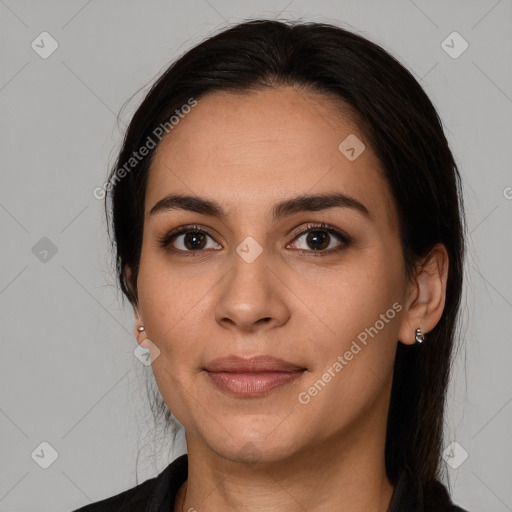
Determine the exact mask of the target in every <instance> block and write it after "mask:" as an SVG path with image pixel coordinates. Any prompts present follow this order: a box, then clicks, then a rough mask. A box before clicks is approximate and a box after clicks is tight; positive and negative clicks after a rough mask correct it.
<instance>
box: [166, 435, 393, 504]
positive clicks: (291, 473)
mask: <svg viewBox="0 0 512 512" xmlns="http://www.w3.org/2000/svg"><path fill="white" fill-rule="evenodd" d="M382 432H384V433H385V429H383V430H381V433H382ZM384 446H385V439H384V438H383V436H382V435H380V436H377V435H376V430H375V426H373V428H368V429H364V428H363V429H361V426H359V430H358V429H354V431H353V434H352V435H350V436H347V433H343V435H341V434H340V435H339V436H338V438H334V439H327V440H324V442H322V443H320V444H315V445H314V446H310V447H308V448H307V449H304V450H302V451H301V452H296V453H294V454H292V455H291V456H290V457H288V458H286V459H284V460H279V461H271V462H268V461H265V462H258V463H255V464H244V463H240V462H236V461H232V460H228V459H226V458H224V457H222V456H220V455H219V454H218V453H215V452H213V451H212V450H211V449H207V448H206V447H205V445H204V444H203V443H202V442H201V441H200V440H199V438H197V437H195V436H193V435H190V434H188V433H187V448H188V463H189V472H188V480H187V482H185V483H184V485H183V486H182V487H181V489H180V492H179V494H178V496H177V500H176V505H175V509H174V510H175V512H182V511H183V512H184V511H189V510H191V511H194V510H195V511H201V510H204V511H206V510H207V511H208V512H221V511H222V512H231V511H239V510H244V511H247V512H263V511H265V512H272V511H277V510H279V511H280V512H283V511H289V512H303V511H304V510H307V511H308V512H327V511H332V510H339V511H347V512H348V511H350V512H363V511H365V512H367V511H368V510H372V511H375V512H386V511H387V510H388V506H389V502H390V500H391V497H392V494H393V487H392V485H391V483H390V482H389V480H388V479H387V476H386V471H385V463H384V460H385V459H384Z"/></svg>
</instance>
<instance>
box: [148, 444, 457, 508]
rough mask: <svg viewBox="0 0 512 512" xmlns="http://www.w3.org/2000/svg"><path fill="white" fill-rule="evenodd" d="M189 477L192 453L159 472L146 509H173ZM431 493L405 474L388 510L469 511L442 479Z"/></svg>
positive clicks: (434, 485) (431, 487)
mask: <svg viewBox="0 0 512 512" xmlns="http://www.w3.org/2000/svg"><path fill="white" fill-rule="evenodd" d="M187 478H188V456H187V454H186V453H185V454H184V455H180V456H179V457H178V458H177V459H175V460H174V461H173V462H171V464H169V465H168V466H167V468H165V469H164V471H162V472H161V473H160V474H159V475H158V477H157V478H156V482H155V487H154V489H153V492H152V493H151V496H150V498H149V500H148V502H147V505H146V508H145V509H144V512H172V511H173V508H174V503H175V500H176V495H177V493H178V490H179V488H180V487H181V485H182V484H183V483H184V482H185V481H186V480H187ZM428 496H429V497H428V503H425V502H424V501H425V499H426V498H424V493H423V491H422V490H421V489H419V488H418V487H417V486H416V485H414V484H413V482H412V481H411V479H409V478H407V477H406V476H405V475H404V474H403V475H401V476H400V478H399V479H398V481H397V484H396V485H395V488H394V491H393V496H392V497H391V502H390V504H389V508H388V512H465V511H464V510H462V509H461V508H459V507H456V506H454V505H453V504H452V502H451V501H450V498H449V495H448V492H447V491H446V488H445V487H444V486H443V485H442V484H441V483H439V482H433V483H432V485H431V486H430V490H429V491H428ZM169 507H170V508H169Z"/></svg>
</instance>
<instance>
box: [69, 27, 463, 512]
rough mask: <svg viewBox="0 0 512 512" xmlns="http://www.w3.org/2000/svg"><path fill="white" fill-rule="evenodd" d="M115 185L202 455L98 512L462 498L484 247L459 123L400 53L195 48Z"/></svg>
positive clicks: (360, 45) (164, 369)
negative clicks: (458, 355) (459, 402)
mask: <svg viewBox="0 0 512 512" xmlns="http://www.w3.org/2000/svg"><path fill="white" fill-rule="evenodd" d="M106 190H107V191H108V192H109V195H108V196H107V198H106V199H107V200H108V198H109V197H110V199H111V206H110V207H109V206H108V201H107V200H106V207H107V212H111V214H112V222H113V233H114V240H113V242H114V247H115V250H116V251H117V252H116V256H117V273H118V278H119V282H120V286H121V289H122V291H123V293H124V294H125V295H126V297H127V298H128V299H129V300H130V303H131V304H132V306H133V308H134V313H135V327H134V333H135V336H136V337H137V340H138V342H139V344H141V346H143V347H145V348H146V349H148V350H149V354H150V359H151V363H152V369H153V373H154V375H155V379H156V382H157V385H158V388H159V391H160V393H161V395H162V398H163V401H164V402H165V407H167V408H168V409H166V412H167V414H166V419H170V418H171V413H172V415H173V416H174V417H176V418H177V419H178V420H179V422H180V423H181V425H183V427H184V428H185V432H186V440H187V454H186V455H183V456H181V457H179V458H178V459H176V460H175V461H174V462H173V463H171V464H170V465H169V466H168V467H167V468H166V469H165V470H164V471H163V472H162V473H161V474H160V475H158V476H157V477H155V478H153V479H150V480H147V481H146V482H144V483H142V484H140V485H138V486H136V487H134V488H132V489H130V490H127V491H125V492H123V493H121V494H118V495H117V496H115V497H112V498H108V499H106V500H103V501H101V502H97V503H95V504H92V505H89V506H86V507H83V508H81V509H79V510H80V511H83V512H91V511H103V510H105V511H106V510H108V511H121V510H122V511H132V510H133V511H135V510H137V511H142V510H147V511H149V510H152V511H157V510H158V511H164V510H165V511H168V510H173V511H175V512H178V511H180V512H181V511H189V512H191V511H199V512H201V511H209V512H216V511H223V512H225V511H230V510H237V511H238V510H244V511H256V510H257V511H261V510H265V511H272V510H280V511H282V510H287V511H302V510H306V511H308V512H315V511H326V510H329V511H331V510H346V511H351V512H357V511H370V510H371V511H376V512H377V511H382V512H385V511H388V512H397V511H425V512H426V511H436V512H442V511H461V510H462V509H460V508H458V507H456V506H455V505H453V504H452V502H451V500H450V498H449V495H448V492H447V490H446V488H445V487H444V486H443V485H442V484H441V483H440V479H441V477H442V474H443V471H442V469H443V466H442V460H441V453H442V449H443V437H442V427H443V418H444V416H443V414H444V403H445V393H446V388H447V384H448V380H449V368H450V358H451V354H452V346H453V343H454V339H455V327H456V319H457V313H458V308H459V302H460V296H461V288H462V272H463V251H464V240H463V234H464V228H463V211H462V200H461V196H460V182H459V174H458V170H457V167H456V164H455V162H454V158H453V156H452V154H451V152H450V149H449V147H448V143H447V140H446V138H445V136H444V133H443V129H442V126H441V122H440V120H439V117H438V115H437V113H436V111H435V109H434V107H433V105H432V103H431V102H430V100H429V99H428V97H427V96H426V94H425V93H424V91H423V90H422V88H421V87H420V85H419V84H418V83H417V82H416V80H415V79H414V78H413V76H412V75H411V74H410V73H409V72H408V71H407V70H406V69H404V67H403V66H402V65H401V64H399V63H398V62H397V61H396V60H395V59H394V58H393V57H391V56H390V55H389V54H388V53H386V52H385V51H384V50H383V49H382V48H380V47H379V46H377V45H375V44H373V43H371V42H369V41H368V40H366V39H364V38H362V37H361V36H358V35H355V34H353V33H351V32H348V31H345V30H343V29H341V28H338V27H335V26H331V25H327V24H316V23H282V22H277V21H269V20H256V21H250V22H246V23H243V24H240V25H237V26H234V27H232V28H230V29H228V30H225V31H223V32H221V33H219V34H217V35H215V36H214V37H211V38H209V39H207V40H206V41H204V42H203V43H201V44H199V45H198V46H196V47H195V48H193V49H192V50H190V51H188V52H187V53H186V54H185V55H183V56H182V57H181V58H180V59H179V60H177V61H176V62H175V63H174V64H173V65H171V66H170V67H169V69H168V70H167V71H166V72H165V73H164V74H163V75H162V76H161V77H160V78H159V79H158V81H157V82H156V83H155V84H154V85H153V87H152V88H151V90H150V91H149V93H148V94H147V96H146V98H145V99H144V101H143V102H142V104H141V105H140V107H139V108H138V110H137V112H136V113H135V115H134V116H133V119H132V121H131V123H130V126H129V127H128V130H127V133H126V137H125V140H124V144H123V147H122V149H121V151H120V154H119V157H118V160H117V162H116V165H115V167H114V168H113V170H112V172H111V174H110V176H109V182H108V186H107V187H106Z"/></svg>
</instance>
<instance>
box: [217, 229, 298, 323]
mask: <svg viewBox="0 0 512 512" xmlns="http://www.w3.org/2000/svg"><path fill="white" fill-rule="evenodd" d="M272 260H273V255H272V254H271V253H270V252H269V251H268V250H267V249H265V248H264V247H263V245H261V244H260V243H259V242H258V241H257V240H256V238H255V237H253V236H247V237H245V238H244V239H243V240H242V241H241V242H240V243H239V245H238V246H237V247H236V249H235V251H233V253H232V255H231V257H230V266H231V267H230V269H229V271H228V275H227V276H226V279H224V280H223V285H222V287H221V290H220V293H219V296H218V298H217V303H216V319H217V322H219V323H222V324H229V325H231V326H234V325H237V326H238V327H239V328H243V329H252V328H254V326H255V325H256V323H258V322H259V324H261V323H262V322H261V320H263V319H265V324H280V323H282V322H284V321H286V318H287V316H288V313H287V307H286V304H285V300H284V298H283V297H282V296H281V291H280V289H281V287H280V286H279V284H278V281H277V280H276V278H275V275H274V271H273V270H272V268H271V261H272Z"/></svg>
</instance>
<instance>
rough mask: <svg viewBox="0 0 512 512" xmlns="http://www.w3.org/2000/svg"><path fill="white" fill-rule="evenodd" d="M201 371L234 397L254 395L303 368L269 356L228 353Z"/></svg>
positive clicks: (291, 377) (285, 381)
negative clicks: (246, 355)
mask: <svg viewBox="0 0 512 512" xmlns="http://www.w3.org/2000/svg"><path fill="white" fill-rule="evenodd" d="M204 370H206V373H207V375H208V377H209V380H210V382H211V383H212V384H214V385H215V386H216V387H217V388H218V389H220V390H221V391H223V392H225V393H227V394H229V395H232V396H233V395H234V396H238V397H258V396H264V395H266V394H268V393H270V392H271V391H273V390H275V389H278V388H280V387H282V386H285V385H288V384H291V383H292V382H294V381H296V380H297V379H299V378H300V377H301V376H302V375H303V374H304V372H305V371H306V368H304V367H301V366H298V365H295V364H293V363H290V362H288V361H284V360H282V359H278V358H275V357H270V356H257V357H252V358H241V357H238V356H228V357H224V358H220V359H215V360H213V361H211V362H210V363H208V364H207V365H206V366H205V368H204Z"/></svg>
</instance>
